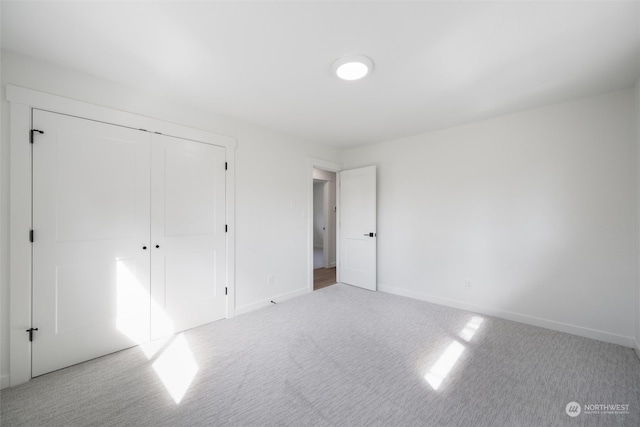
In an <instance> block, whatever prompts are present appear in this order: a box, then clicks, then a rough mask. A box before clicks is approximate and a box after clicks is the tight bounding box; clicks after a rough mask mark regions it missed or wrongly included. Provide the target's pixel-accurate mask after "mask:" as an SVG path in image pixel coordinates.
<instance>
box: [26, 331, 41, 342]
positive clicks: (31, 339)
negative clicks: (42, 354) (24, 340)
mask: <svg viewBox="0 0 640 427" xmlns="http://www.w3.org/2000/svg"><path fill="white" fill-rule="evenodd" d="M37 330H38V328H29V329H27V333H28V334H29V342H31V341H33V331H37Z"/></svg>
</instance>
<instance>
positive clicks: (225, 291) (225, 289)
mask: <svg viewBox="0 0 640 427" xmlns="http://www.w3.org/2000/svg"><path fill="white" fill-rule="evenodd" d="M227 291H228V290H227V287H226V286H225V288H224V294H225V295H227Z"/></svg>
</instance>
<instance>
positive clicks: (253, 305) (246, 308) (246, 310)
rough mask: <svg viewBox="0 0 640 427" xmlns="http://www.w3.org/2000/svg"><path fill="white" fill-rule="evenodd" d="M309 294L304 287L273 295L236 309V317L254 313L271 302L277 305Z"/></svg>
mask: <svg viewBox="0 0 640 427" xmlns="http://www.w3.org/2000/svg"><path fill="white" fill-rule="evenodd" d="M309 292H310V291H309V288H308V287H304V288H302V289H299V290H296V291H292V292H286V293H284V294H280V295H274V296H272V297H270V298H266V299H263V300H260V301H256V302H252V303H251V304H245V305H241V306H239V307H236V316H237V315H239V314H245V313H249V312H251V311H255V310H257V309H259V308H262V307H266V306H268V305H271V301H275V302H276V303H278V302H281V301H285V300H288V299H290V298H294V297H299V296H300V295H304V294H307V293H309Z"/></svg>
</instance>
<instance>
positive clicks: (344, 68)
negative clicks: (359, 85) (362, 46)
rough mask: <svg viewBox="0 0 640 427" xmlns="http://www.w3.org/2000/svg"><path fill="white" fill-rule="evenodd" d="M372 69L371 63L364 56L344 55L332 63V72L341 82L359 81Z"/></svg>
mask: <svg viewBox="0 0 640 427" xmlns="http://www.w3.org/2000/svg"><path fill="white" fill-rule="evenodd" d="M372 69H373V61H372V60H371V59H370V58H368V57H366V56H364V55H345V56H342V57H340V58H338V59H337V60H336V61H335V62H334V63H333V72H334V73H336V75H337V76H338V77H340V78H341V79H342V80H360V79H361V78H363V77H365V76H366V75H367V74H369V73H370V72H371V70H372Z"/></svg>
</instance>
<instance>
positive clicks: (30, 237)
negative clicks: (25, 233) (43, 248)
mask: <svg viewBox="0 0 640 427" xmlns="http://www.w3.org/2000/svg"><path fill="white" fill-rule="evenodd" d="M29 241H30V242H31V243H33V230H29Z"/></svg>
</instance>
